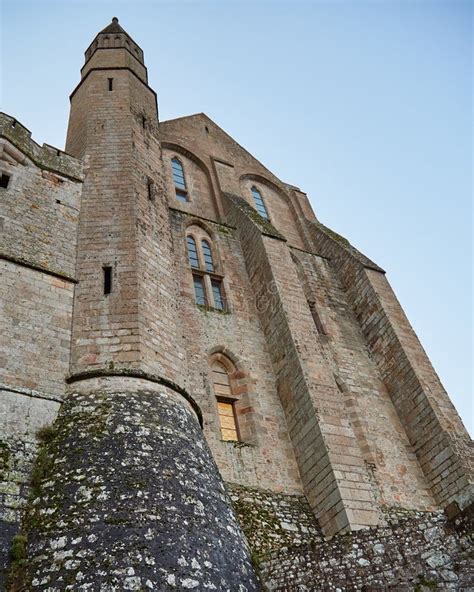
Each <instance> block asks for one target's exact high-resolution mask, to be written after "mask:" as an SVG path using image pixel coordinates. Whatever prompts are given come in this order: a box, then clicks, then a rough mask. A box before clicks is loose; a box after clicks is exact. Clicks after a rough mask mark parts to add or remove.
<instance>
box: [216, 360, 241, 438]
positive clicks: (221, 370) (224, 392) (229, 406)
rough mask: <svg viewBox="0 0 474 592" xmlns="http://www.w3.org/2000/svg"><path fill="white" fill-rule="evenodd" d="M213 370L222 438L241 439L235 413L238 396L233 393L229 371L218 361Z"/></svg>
mask: <svg viewBox="0 0 474 592" xmlns="http://www.w3.org/2000/svg"><path fill="white" fill-rule="evenodd" d="M211 370H212V384H213V388H214V394H215V396H216V399H217V411H218V414H219V425H220V429H221V438H222V440H231V441H232V440H239V430H238V425H237V416H236V413H235V403H236V401H237V397H235V396H234V395H233V393H232V386H231V381H230V377H229V371H228V369H227V368H226V367H225V366H224V364H221V362H217V361H215V362H214V363H213V364H212V366H211Z"/></svg>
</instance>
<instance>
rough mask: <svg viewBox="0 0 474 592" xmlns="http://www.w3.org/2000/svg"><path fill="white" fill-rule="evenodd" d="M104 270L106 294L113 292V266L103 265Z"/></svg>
mask: <svg viewBox="0 0 474 592" xmlns="http://www.w3.org/2000/svg"><path fill="white" fill-rule="evenodd" d="M103 270H104V294H110V293H111V292H112V268H111V267H103Z"/></svg>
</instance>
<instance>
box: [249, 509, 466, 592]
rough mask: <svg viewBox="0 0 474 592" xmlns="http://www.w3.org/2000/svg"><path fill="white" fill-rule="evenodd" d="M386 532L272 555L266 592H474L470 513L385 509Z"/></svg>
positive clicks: (265, 569) (264, 573) (263, 572)
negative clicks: (453, 516)
mask: <svg viewBox="0 0 474 592" xmlns="http://www.w3.org/2000/svg"><path fill="white" fill-rule="evenodd" d="M385 515H386V522H387V526H386V527H384V528H378V529H370V530H366V531H359V532H356V533H351V534H346V535H339V536H336V537H335V538H334V539H332V540H331V541H322V540H320V541H317V542H310V543H303V544H301V545H299V546H293V547H289V548H286V549H281V550H279V551H275V552H274V553H271V554H270V555H268V556H267V557H265V559H264V560H263V561H262V562H261V563H260V576H261V578H262V580H263V581H264V583H265V589H266V590H267V591H268V592H276V591H281V592H283V591H285V592H289V591H291V592H310V591H314V592H316V591H319V590H333V591H335V592H353V591H365V592H382V591H384V590H394V591H395V590H396V591H405V592H422V591H425V592H428V591H430V590H456V591H464V592H467V591H468V590H472V589H473V587H474V573H473V559H474V557H473V552H472V548H473V547H472V543H473V541H472V514H471V515H470V514H469V513H468V512H465V513H464V514H463V515H459V516H458V517H457V518H456V519H454V520H452V521H448V520H447V518H446V516H445V515H444V514H443V513H441V512H433V513H430V512H415V511H405V512H404V511H395V512H390V511H387V512H386V513H385Z"/></svg>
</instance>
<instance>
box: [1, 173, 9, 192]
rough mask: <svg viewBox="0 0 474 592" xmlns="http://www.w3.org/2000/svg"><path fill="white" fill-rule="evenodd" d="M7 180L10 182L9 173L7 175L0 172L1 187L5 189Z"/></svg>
mask: <svg viewBox="0 0 474 592" xmlns="http://www.w3.org/2000/svg"><path fill="white" fill-rule="evenodd" d="M9 182H10V175H7V174H6V173H2V176H1V177H0V187H2V188H3V189H6V188H7V187H8V183H9Z"/></svg>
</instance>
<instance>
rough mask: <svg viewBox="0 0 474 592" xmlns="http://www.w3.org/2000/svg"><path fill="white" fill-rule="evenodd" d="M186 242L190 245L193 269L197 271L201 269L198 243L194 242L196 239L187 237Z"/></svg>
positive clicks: (189, 256)
mask: <svg viewBox="0 0 474 592" xmlns="http://www.w3.org/2000/svg"><path fill="white" fill-rule="evenodd" d="M186 242H187V245H188V259H189V263H190V265H191V267H194V268H195V269H199V258H198V254H197V248H196V241H195V240H194V238H193V237H192V236H187V237H186Z"/></svg>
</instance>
